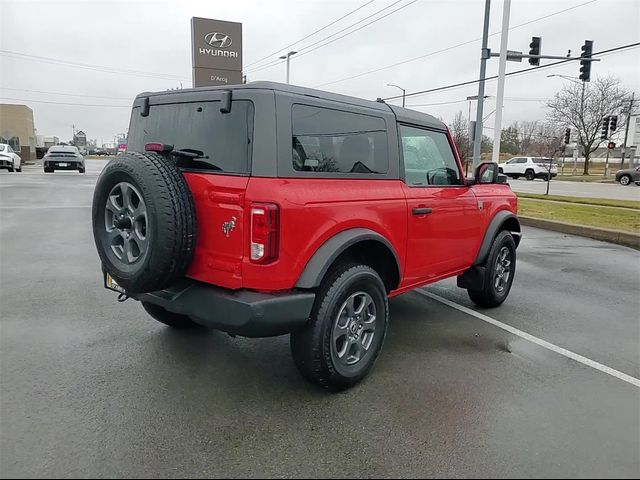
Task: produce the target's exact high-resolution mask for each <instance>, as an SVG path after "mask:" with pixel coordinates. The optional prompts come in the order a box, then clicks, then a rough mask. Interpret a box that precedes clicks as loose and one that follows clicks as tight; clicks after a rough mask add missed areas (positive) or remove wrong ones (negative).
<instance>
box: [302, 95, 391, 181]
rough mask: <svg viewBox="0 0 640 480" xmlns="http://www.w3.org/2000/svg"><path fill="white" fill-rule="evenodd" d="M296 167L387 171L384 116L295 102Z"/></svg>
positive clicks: (323, 170) (320, 169) (318, 170)
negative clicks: (296, 103)
mask: <svg viewBox="0 0 640 480" xmlns="http://www.w3.org/2000/svg"><path fill="white" fill-rule="evenodd" d="M292 116H293V145H292V149H293V152H292V155H293V168H294V169H295V170H297V171H301V172H318V174H321V173H324V172H333V173H345V174H363V173H365V174H366V173H387V171H388V170H389V149H388V146H387V131H386V125H385V122H384V120H383V119H382V118H379V117H373V116H370V115H362V114H358V113H350V112H343V111H340V110H332V109H329V108H320V107H311V106H307V105H294V106H293V114H292Z"/></svg>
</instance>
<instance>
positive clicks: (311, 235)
mask: <svg viewBox="0 0 640 480" xmlns="http://www.w3.org/2000/svg"><path fill="white" fill-rule="evenodd" d="M374 186H375V188H372V187H374ZM246 199H247V202H251V201H253V202H273V203H277V204H278V205H279V206H280V238H279V240H280V252H279V257H278V260H277V261H276V262H274V263H272V264H270V265H255V264H252V263H251V262H250V261H249V250H248V248H249V247H248V243H247V245H245V259H244V263H243V267H242V272H243V280H244V282H243V283H244V287H245V288H251V289H259V290H283V289H290V288H293V286H294V285H295V283H296V282H297V280H298V278H299V276H300V274H301V273H302V271H303V270H304V267H305V266H306V264H307V262H308V261H309V259H310V258H311V256H312V255H313V254H314V253H315V252H316V251H317V250H318V248H320V246H321V245H322V244H323V243H324V242H326V241H327V240H329V239H330V238H331V237H333V236H334V235H336V234H337V233H340V232H341V231H343V230H348V229H350V228H368V229H370V230H373V231H375V232H377V233H379V234H380V235H382V236H383V237H385V238H386V239H387V240H389V242H391V244H392V245H393V246H394V247H395V249H396V253H397V254H398V256H399V257H400V259H401V262H404V258H405V257H406V232H407V218H406V201H405V198H404V193H403V190H402V182H400V181H398V180H375V181H371V180H348V179H346V180H345V179H309V178H296V179H287V178H257V177H253V178H251V180H250V181H249V186H248V188H247V195H246Z"/></svg>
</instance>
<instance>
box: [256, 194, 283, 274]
mask: <svg viewBox="0 0 640 480" xmlns="http://www.w3.org/2000/svg"><path fill="white" fill-rule="evenodd" d="M278 217H279V211H278V206H277V205H275V204H273V203H254V204H252V205H251V261H252V262H253V263H262V264H264V263H271V262H273V261H274V260H276V259H277V258H278V236H279V218H278Z"/></svg>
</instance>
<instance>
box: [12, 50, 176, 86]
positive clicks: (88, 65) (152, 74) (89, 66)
mask: <svg viewBox="0 0 640 480" xmlns="http://www.w3.org/2000/svg"><path fill="white" fill-rule="evenodd" d="M0 55H4V56H9V57H13V58H19V59H20V60H27V61H31V62H40V63H48V64H52V65H61V66H65V67H73V68H81V69H86V70H94V71H98V72H105V73H116V74H122V75H131V76H137V77H144V78H162V79H164V80H174V81H177V80H187V77H182V76H180V75H175V74H171V73H156V72H145V71H141V70H131V69H126V68H118V67H110V66H106V65H95V64H91V63H79V62H71V61H68V60H62V59H59V58H53V57H42V56H39V55H30V54H27V53H21V52H15V51H11V50H0Z"/></svg>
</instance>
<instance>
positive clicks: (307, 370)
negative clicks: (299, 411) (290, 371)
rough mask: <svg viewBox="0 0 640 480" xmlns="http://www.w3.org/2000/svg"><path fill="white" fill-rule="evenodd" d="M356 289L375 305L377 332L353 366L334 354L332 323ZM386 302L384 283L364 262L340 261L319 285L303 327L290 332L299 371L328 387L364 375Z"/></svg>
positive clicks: (381, 334) (384, 320) (382, 329)
mask: <svg viewBox="0 0 640 480" xmlns="http://www.w3.org/2000/svg"><path fill="white" fill-rule="evenodd" d="M355 292H365V293H367V294H369V295H370V296H371V298H372V300H373V303H374V305H375V308H376V321H377V322H378V320H379V323H377V324H376V336H374V338H373V342H372V344H371V346H370V349H369V350H368V351H367V353H366V354H365V355H364V356H362V359H361V360H360V361H359V362H358V363H356V364H355V365H353V366H352V367H346V366H344V365H340V363H339V362H338V361H336V360H335V358H334V353H332V347H331V343H332V342H333V337H332V335H333V328H334V323H335V322H337V318H338V314H339V313H340V311H341V308H342V306H343V304H344V302H345V300H346V299H347V298H349V296H350V295H352V294H354V293H355ZM388 322H389V303H388V300H387V294H386V290H385V287H384V283H383V282H382V280H381V279H380V276H379V275H378V273H377V272H376V271H375V270H373V269H372V268H371V267H369V266H367V265H358V264H353V263H351V264H342V265H340V266H338V267H337V268H334V269H333V270H332V271H331V272H330V273H328V274H327V275H326V277H325V279H324V280H323V282H322V284H321V285H320V287H319V289H318V293H317V296H316V300H315V303H314V305H313V309H312V311H311V315H310V317H309V320H308V322H307V324H306V325H305V327H303V328H302V329H300V330H297V331H294V332H293V333H292V334H291V352H292V355H293V359H294V362H295V364H296V367H297V368H298V370H299V371H300V373H301V374H302V375H303V376H304V377H305V378H306V379H307V380H309V381H311V382H313V383H315V384H317V385H319V386H321V387H322V388H324V389H326V390H330V391H334V392H335V391H341V390H345V389H347V388H350V387H352V386H354V385H356V384H357V383H358V382H360V381H361V380H362V379H363V378H364V377H366V376H367V374H368V373H369V371H370V370H371V368H372V367H373V365H374V363H375V361H376V359H377V358H378V355H379V354H380V350H381V348H382V344H383V343H384V338H385V336H386V332H387V326H388Z"/></svg>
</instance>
